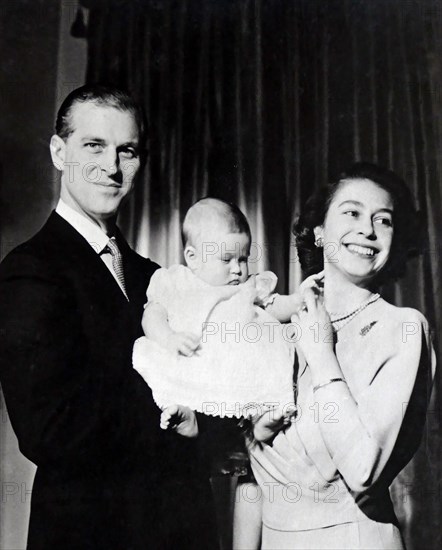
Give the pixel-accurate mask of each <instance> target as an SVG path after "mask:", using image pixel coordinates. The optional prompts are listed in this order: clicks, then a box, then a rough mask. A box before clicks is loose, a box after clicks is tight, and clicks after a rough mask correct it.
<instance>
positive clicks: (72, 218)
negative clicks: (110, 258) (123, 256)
mask: <svg viewBox="0 0 442 550" xmlns="http://www.w3.org/2000/svg"><path fill="white" fill-rule="evenodd" d="M55 211H56V212H57V214H58V215H59V216H61V217H62V218H63V219H64V220H66V221H67V222H68V223H69V224H70V225H72V227H73V228H74V229H75V230H76V231H78V233H80V235H81V236H82V237H84V238H85V239H86V240H87V242H88V243H89V244H90V245H91V247H92V248H93V249H94V250H95V252H96V253H97V254H101V253H102V252H103V249H104V248H105V247H106V245H107V243H108V242H109V237H108V235H106V233H105V232H104V231H103V230H102V229H101V228H100V227H98V225H95V224H94V223H93V222H92V221H91V220H89V219H88V218H86V216H83V215H82V214H80V213H79V212H77V211H76V210H74V209H73V208H72V207H71V206H69V205H68V204H66V203H65V202H64V201H63V200H62V199H59V201H58V204H57V207H56V208H55Z"/></svg>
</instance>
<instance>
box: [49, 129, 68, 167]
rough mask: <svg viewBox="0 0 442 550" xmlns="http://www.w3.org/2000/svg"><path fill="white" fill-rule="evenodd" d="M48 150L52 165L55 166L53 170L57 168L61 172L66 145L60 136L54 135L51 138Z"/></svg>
mask: <svg viewBox="0 0 442 550" xmlns="http://www.w3.org/2000/svg"><path fill="white" fill-rule="evenodd" d="M49 149H50V151H51V157H52V164H53V165H54V166H55V168H57V170H60V172H63V170H64V161H65V153H66V143H65V142H64V140H63V139H62V138H61V137H60V136H57V134H55V135H53V136H52V137H51V143H50V145H49Z"/></svg>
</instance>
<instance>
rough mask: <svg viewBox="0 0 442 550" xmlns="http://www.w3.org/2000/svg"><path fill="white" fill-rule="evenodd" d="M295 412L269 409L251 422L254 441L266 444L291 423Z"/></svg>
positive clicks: (292, 410)
mask: <svg viewBox="0 0 442 550" xmlns="http://www.w3.org/2000/svg"><path fill="white" fill-rule="evenodd" d="M294 414H295V410H294V409H291V410H290V411H284V410H282V409H281V408H277V409H269V410H268V411H266V412H265V413H264V414H262V415H261V416H260V417H259V418H258V419H256V420H252V422H253V424H254V425H253V436H254V438H255V440H256V441H260V442H266V441H269V440H270V439H272V438H273V437H275V436H276V434H277V433H278V432H280V431H281V430H282V429H283V428H284V427H285V426H288V425H289V424H290V422H291V418H292V417H293V416H294Z"/></svg>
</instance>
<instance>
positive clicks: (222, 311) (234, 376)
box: [134, 198, 301, 418]
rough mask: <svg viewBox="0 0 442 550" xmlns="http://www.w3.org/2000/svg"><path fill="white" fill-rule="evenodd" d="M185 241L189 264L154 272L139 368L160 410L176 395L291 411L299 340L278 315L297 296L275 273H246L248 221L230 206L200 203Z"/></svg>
mask: <svg viewBox="0 0 442 550" xmlns="http://www.w3.org/2000/svg"><path fill="white" fill-rule="evenodd" d="M183 241H184V258H185V261H186V264H187V267H185V266H181V265H175V266H172V267H170V268H169V269H160V270H158V271H156V272H155V274H154V275H153V277H152V279H151V282H150V285H149V289H148V291H147V297H148V302H147V305H146V308H145V312H144V315H143V321H142V325H143V329H144V332H145V334H146V337H145V338H141V339H139V340H138V341H137V342H136V344H135V348H134V367H135V369H136V370H137V371H138V372H139V373H140V374H141V375H142V376H143V378H144V379H145V380H146V381H147V383H148V384H149V386H150V387H151V388H152V391H153V395H154V399H155V401H156V402H157V404H158V405H159V406H160V407H161V408H163V409H164V408H165V407H167V406H168V405H171V404H173V403H180V404H183V405H187V406H189V407H190V408H191V409H193V410H196V411H199V412H202V413H205V414H212V415H216V416H235V417H238V418H240V417H252V416H255V417H256V416H260V414H262V412H264V410H265V408H266V407H271V408H273V407H274V408H276V407H287V411H288V410H289V409H290V406H292V405H293V401H294V396H293V380H292V371H293V345H292V343H291V342H290V338H289V336H288V334H287V333H286V332H287V331H286V330H285V329H286V328H287V327H284V326H283V325H281V324H280V322H284V321H289V320H290V316H291V315H292V314H293V313H294V312H295V311H296V310H297V309H299V307H300V305H301V299H300V298H299V297H298V295H297V294H293V295H291V296H281V295H278V294H274V293H273V291H274V289H275V286H276V282H277V278H276V276H275V275H274V274H273V273H271V272H265V273H263V274H261V275H257V276H249V269H248V263H247V262H248V257H249V255H250V247H251V234H250V228H249V224H248V222H247V220H246V218H245V216H244V214H243V213H242V212H241V211H240V210H239V208H238V207H237V206H235V205H233V204H229V203H226V202H224V201H222V200H219V199H213V198H206V199H202V200H200V201H198V202H197V203H195V204H194V205H193V206H192V207H191V208H190V209H189V211H188V212H187V214H186V217H185V219H184V223H183ZM292 408H293V407H292Z"/></svg>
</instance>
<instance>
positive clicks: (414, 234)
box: [293, 162, 423, 284]
mask: <svg viewBox="0 0 442 550" xmlns="http://www.w3.org/2000/svg"><path fill="white" fill-rule="evenodd" d="M349 179H367V180H370V181H372V182H373V183H375V184H376V185H378V186H379V187H380V188H381V189H384V190H385V191H387V193H388V194H389V195H390V197H391V199H392V201H393V208H394V211H393V227H394V233H393V242H392V245H391V251H390V257H389V259H388V262H387V264H386V265H385V267H384V268H383V269H382V271H381V272H380V273H379V275H378V277H377V280H376V283H377V284H383V283H384V282H386V281H391V280H396V279H398V278H400V277H402V276H403V275H404V273H405V269H406V263H407V260H408V259H409V258H410V257H412V256H416V255H417V254H419V253H421V252H422V248H423V247H422V244H423V238H422V237H423V231H422V227H423V226H422V220H421V216H420V214H419V212H417V210H416V208H415V206H414V200H413V196H412V194H411V191H410V190H409V188H408V187H407V186H406V184H405V182H404V181H403V180H402V179H401V178H400V177H399V176H398V175H396V174H395V173H394V172H392V171H391V170H386V169H385V168H381V167H380V166H377V165H375V164H371V163H368V162H358V163H356V164H354V165H353V166H352V167H351V168H350V170H348V171H347V172H345V173H344V174H343V175H342V176H341V178H339V180H337V181H335V182H333V183H329V184H327V185H324V186H322V187H320V188H319V189H318V190H317V191H316V192H315V193H314V195H312V196H311V197H310V198H309V199H308V200H307V201H306V203H305V205H304V207H303V208H302V211H301V215H300V216H299V218H298V219H297V220H296V222H295V224H294V226H293V234H294V236H295V242H296V247H297V251H298V258H299V262H300V264H301V268H302V271H303V273H304V274H305V275H306V276H308V275H312V274H313V273H318V272H319V271H321V270H322V269H324V258H323V249H322V248H317V247H316V246H315V235H314V228H315V227H318V226H321V225H323V223H324V221H325V217H326V215H327V211H328V208H329V206H330V203H331V201H332V200H333V197H334V196H335V194H336V192H337V191H338V189H340V187H341V186H342V185H344V184H345V182H346V180H349Z"/></svg>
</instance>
